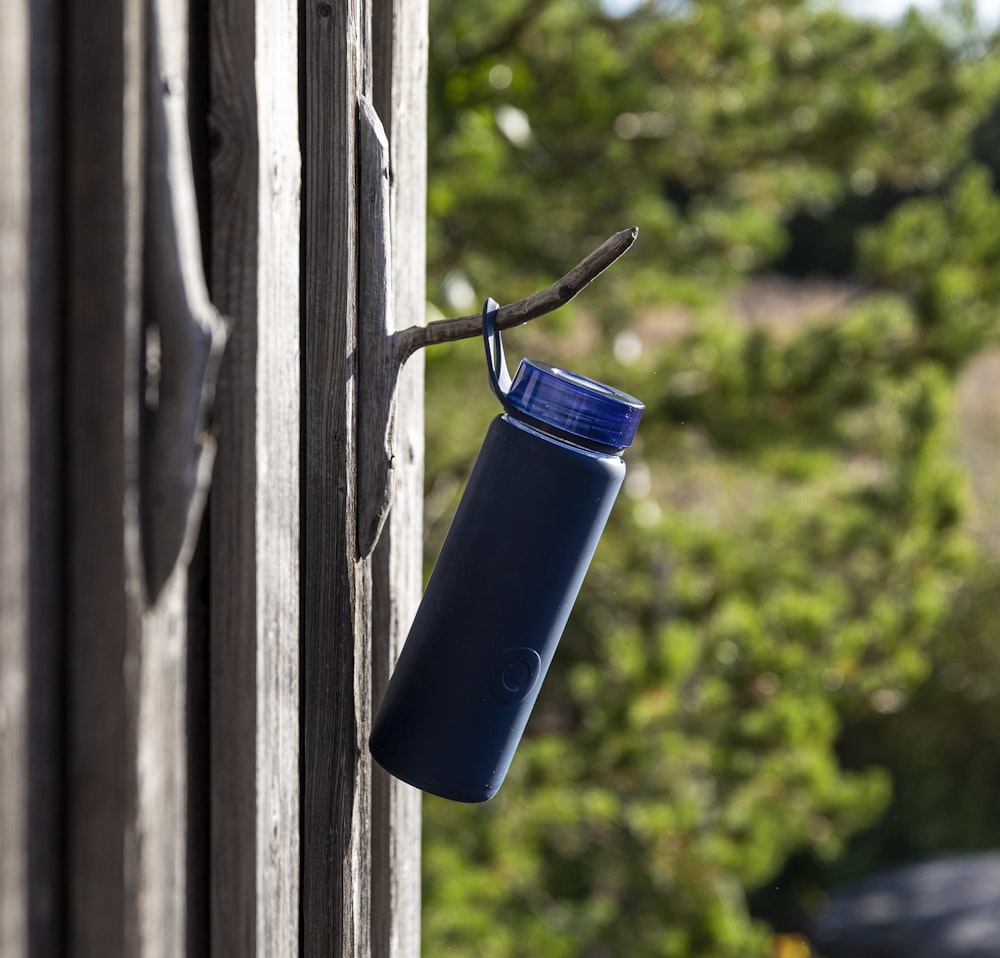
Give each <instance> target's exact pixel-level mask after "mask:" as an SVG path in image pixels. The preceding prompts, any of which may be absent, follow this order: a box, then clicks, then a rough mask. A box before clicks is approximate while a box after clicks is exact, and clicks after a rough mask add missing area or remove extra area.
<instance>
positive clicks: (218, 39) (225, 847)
mask: <svg viewBox="0 0 1000 958" xmlns="http://www.w3.org/2000/svg"><path fill="white" fill-rule="evenodd" d="M209 51H210V54H209V60H210V70H211V74H210V76H211V79H210V84H209V86H210V90H211V100H210V105H209V116H208V124H209V143H210V147H211V151H212V152H211V169H210V216H209V219H210V223H211V252H210V263H211V272H210V288H211V292H212V297H213V299H214V301H215V302H216V303H217V304H218V306H219V308H220V309H221V310H222V311H223V312H224V313H226V314H228V315H229V316H231V317H232V329H231V331H230V338H229V344H228V346H227V349H226V353H225V355H224V356H223V360H222V366H221V369H220V374H219V384H218V388H217V390H216V405H215V415H214V428H215V432H216V435H217V437H218V449H217V454H216V460H215V470H214V478H213V485H212V492H211V495H210V497H209V516H210V533H209V538H210V549H211V564H210V569H209V575H210V585H209V608H210V611H209V623H210V636H211V642H210V646H209V734H210V743H209V776H210V782H209V821H210V827H209V863H208V869H209V890H210V891H209V894H210V910H209V932H210V951H211V954H212V955H214V956H217V958H222V956H228V955H256V954H258V953H259V952H258V950H257V904H258V903H257V854H258V853H257V800H256V794H257V792H256V788H257V747H256V743H257V615H258V609H257V559H256V554H257V507H256V501H257V460H256V455H257V452H256V450H257V385H256V382H257V317H258V308H257V245H258V236H259V232H260V224H259V218H258V185H257V181H258V155H257V154H258V149H257V138H258V137H257V97H256V85H255V82H254V81H255V67H254V61H255V57H256V23H255V19H254V18H253V17H248V16H247V15H246V4H245V3H242V2H240V0H211V2H210V7H209Z"/></svg>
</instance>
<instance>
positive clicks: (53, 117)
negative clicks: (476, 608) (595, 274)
mask: <svg viewBox="0 0 1000 958" xmlns="http://www.w3.org/2000/svg"><path fill="white" fill-rule="evenodd" d="M29 7H30V17H31V23H30V28H29V32H30V38H29V43H28V45H27V49H28V50H29V53H30V58H31V69H30V102H31V110H30V118H29V122H30V139H31V146H30V164H31V167H30V174H29V175H30V178H31V196H30V243H29V258H30V262H29V267H28V268H29V273H30V296H31V300H30V305H29V313H30V317H31V321H30V324H29V330H28V337H29V342H28V351H29V361H28V372H29V376H30V385H29V393H30V410H29V417H30V433H31V435H30V444H31V454H30V461H31V480H30V486H31V493H30V495H31V502H30V507H29V510H28V516H29V518H28V522H29V530H28V542H29V544H30V545H29V548H30V556H29V559H28V575H29V584H28V590H29V593H28V594H29V602H30V608H29V618H30V622H29V632H30V640H29V653H28V654H29V695H30V701H29V705H28V710H29V711H28V714H29V721H30V729H29V737H28V741H29V749H30V754H29V758H28V788H29V795H30V798H29V801H28V896H29V902H28V914H29V929H28V936H29V944H28V948H29V952H30V953H31V954H32V955H37V956H44V955H56V954H58V953H59V952H60V950H61V948H62V946H63V920H62V919H63V913H62V911H63V900H62V899H63V874H62V870H63V846H64V841H63V839H64V835H63V798H64V795H65V787H64V782H63V778H62V770H63V726H64V715H63V701H62V692H63V661H62V657H63V656H62V653H63V649H62V635H61V631H62V623H63V607H62V603H63V598H64V593H65V588H64V582H63V555H64V542H63V528H62V521H63V515H62V513H63V509H62V481H63V473H64V470H63V468H62V465H63V463H62V432H63V430H62V409H61V403H62V369H61V361H62V343H61V337H62V324H61V309H62V297H63V262H62V259H63V257H62V245H63V236H62V203H63V190H62V175H63V169H62V162H63V153H64V151H63V148H62V147H63V144H62V130H61V126H62V91H63V69H64V65H63V58H62V56H61V49H62V48H61V43H62V17H61V8H60V7H59V5H58V3H57V0H30V3H29ZM0 32H2V33H4V34H5V35H6V30H4V29H2V28H0ZM3 62H7V59H6V57H4V59H3ZM4 179H5V182H6V177H5V178H4ZM0 327H2V328H4V329H6V324H3V323H0ZM0 448H7V447H6V446H5V445H0ZM0 952H2V948H0Z"/></svg>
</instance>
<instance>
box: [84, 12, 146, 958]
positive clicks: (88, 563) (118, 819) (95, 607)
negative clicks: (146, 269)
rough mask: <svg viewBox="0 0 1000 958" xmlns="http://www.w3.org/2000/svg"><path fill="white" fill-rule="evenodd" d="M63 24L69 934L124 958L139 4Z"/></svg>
mask: <svg viewBox="0 0 1000 958" xmlns="http://www.w3.org/2000/svg"><path fill="white" fill-rule="evenodd" d="M67 31H68V33H67V54H68V71H67V91H68V100H67V117H68V121H67V144H66V146H67V156H68V167H69V168H68V175H67V228H66V268H67V277H68V280H67V309H66V359H67V362H66V371H67V389H66V402H67V406H66V416H67V437H68V440H67V476H68V496H67V536H68V543H69V545H68V549H67V561H68V582H67V592H68V609H67V617H66V623H67V656H68V661H69V674H68V683H67V685H68V688H67V694H68V700H69V701H68V722H67V726H68V740H67V747H68V752H69V755H68V770H67V792H68V796H69V798H68V808H67V821H68V835H67V845H68V848H67V855H68V867H67V886H68V902H67V907H68V935H67V937H68V939H69V940H70V941H71V942H72V946H73V951H74V954H76V955H80V956H91V955H93V956H101V958H115V956H125V955H135V954H138V953H139V944H140V941H139V938H140V936H139V923H138V896H137V894H136V885H137V882H138V875H139V850H138V833H137V828H136V782H135V723H136V695H137V686H138V666H139V656H140V654H141V649H140V633H141V621H140V616H141V606H142V598H141V595H142V586H141V575H140V573H141V560H140V558H139V555H140V552H139V532H138V461H139V443H138V421H139V410H138V373H139V338H140V320H141V270H142V177H143V163H142V160H143V145H142V144H143V122H142V121H143V96H144V91H145V82H144V73H145V69H144V65H143V59H144V53H145V40H144V37H145V34H144V18H143V5H142V4H141V3H139V2H137V0H100V2H99V3H98V4H96V5H91V6H89V7H88V8H87V9H86V10H84V9H83V8H81V7H76V6H72V5H71V6H70V7H69V8H68V10H67Z"/></svg>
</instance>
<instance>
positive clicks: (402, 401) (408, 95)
mask: <svg viewBox="0 0 1000 958" xmlns="http://www.w3.org/2000/svg"><path fill="white" fill-rule="evenodd" d="M427 17H428V10H427V3H426V0H378V2H376V4H375V10H374V27H373V31H372V32H373V42H374V46H375V55H374V91H373V93H374V96H373V101H374V104H375V109H376V111H377V112H378V114H379V115H380V116H381V118H382V123H383V126H384V128H385V131H386V135H387V138H388V142H389V163H390V170H391V173H392V176H391V187H390V217H389V235H390V240H391V254H392V296H393V298H392V317H393V324H394V326H395V328H396V329H403V328H407V327H410V326H413V325H420V324H422V323H423V321H424V303H425V301H426V290H425V280H424V275H425V272H426V259H427V256H426V249H425V235H426V229H427V224H426V205H427V204H426V193H427V95H426V90H427V44H428V37H427ZM363 385H364V384H363ZM423 396H424V357H423V355H422V354H418V355H416V356H414V357H412V358H411V359H410V361H409V362H408V363H407V364H406V366H405V367H404V368H403V370H402V372H401V373H400V376H399V380H398V383H397V386H396V412H395V415H396V423H395V470H394V471H395V484H396V488H395V494H394V496H393V506H392V510H391V511H390V513H389V518H388V520H387V521H386V524H385V528H384V530H383V533H382V539H381V541H380V542H379V544H378V548H377V550H376V553H375V556H374V560H373V561H374V572H373V597H372V608H373V621H372V698H373V705H375V706H376V707H377V705H378V702H379V701H380V700H381V698H382V693H383V691H384V690H385V686H386V683H387V681H388V679H389V675H390V673H391V671H392V668H393V666H394V665H395V662H396V658H397V656H398V655H399V650H400V648H401V646H402V643H403V640H404V639H405V638H406V633H407V631H408V630H409V627H410V622H411V621H412V619H413V616H414V614H415V612H416V607H417V603H418V601H419V599H420V592H421V588H422V584H423V550H422V548H421V543H422V541H423V501H424V401H423ZM372 788H373V793H372V803H373V811H372V815H373V820H372V954H373V955H375V956H377V958H408V956H415V955H419V953H420V792H419V791H417V790H416V789H414V788H411V787H410V786H408V785H405V784H404V783H403V782H400V781H399V780H398V779H394V778H392V777H391V776H389V775H388V774H386V773H385V772H384V771H382V770H381V769H380V768H378V767H377V766H376V767H375V769H374V776H373V781H372Z"/></svg>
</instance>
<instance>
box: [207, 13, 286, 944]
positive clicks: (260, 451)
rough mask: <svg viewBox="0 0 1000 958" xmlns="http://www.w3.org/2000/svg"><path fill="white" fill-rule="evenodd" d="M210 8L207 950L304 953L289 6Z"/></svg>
mask: <svg viewBox="0 0 1000 958" xmlns="http://www.w3.org/2000/svg"><path fill="white" fill-rule="evenodd" d="M246 12H247V11H246V6H245V4H240V3H234V2H229V0H222V2H218V0H213V3H212V4H211V13H210V16H211V29H210V35H211V40H210V43H211V62H212V105H211V114H210V128H211V141H212V143H213V159H212V176H211V183H212V201H213V207H212V216H211V220H212V230H213V232H212V262H213V271H212V272H213V276H212V289H213V295H214V296H215V297H216V300H217V302H218V303H219V305H220V307H221V308H223V309H224V310H225V311H226V312H228V313H230V314H231V315H232V316H233V331H232V339H231V344H230V348H229V352H228V355H227V357H226V359H225V360H224V363H223V372H222V377H221V380H220V385H219V393H218V406H217V417H216V428H217V431H218V435H219V449H218V457H217V462H216V476H215V481H214V486H213V489H214V491H213V496H212V504H211V510H212V532H211V537H212V573H211V577H212V578H211V622H212V651H211V706H210V707H211V715H212V720H211V729H212V732H211V735H212V746H211V769H212V783H211V805H212V830H211V849H212V854H211V866H210V867H211V889H212V892H211V894H212V911H211V942H212V944H211V948H212V953H213V954H215V955H230V954H241V955H243V954H245V955H253V954H258V955H263V956H267V955H286V954H295V953H296V952H297V951H298V947H299V748H298V737H299V713H298V704H299V703H298V681H299V576H298V558H299V556H298V552H299V533H298V529H299V431H298V429H297V423H298V419H299V376H300V350H299V307H298V302H299V245H298V231H299V218H300V213H299V194H300V154H299V148H298V73H297V64H298V56H297V53H298V34H297V8H296V5H295V4H293V3H289V2H287V0H260V2H258V3H257V4H256V6H255V15H254V16H253V17H247V16H246Z"/></svg>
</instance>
